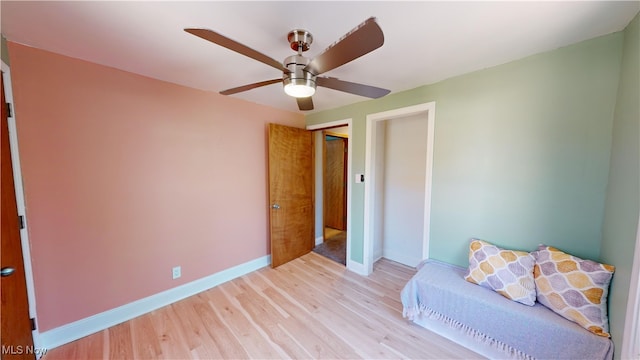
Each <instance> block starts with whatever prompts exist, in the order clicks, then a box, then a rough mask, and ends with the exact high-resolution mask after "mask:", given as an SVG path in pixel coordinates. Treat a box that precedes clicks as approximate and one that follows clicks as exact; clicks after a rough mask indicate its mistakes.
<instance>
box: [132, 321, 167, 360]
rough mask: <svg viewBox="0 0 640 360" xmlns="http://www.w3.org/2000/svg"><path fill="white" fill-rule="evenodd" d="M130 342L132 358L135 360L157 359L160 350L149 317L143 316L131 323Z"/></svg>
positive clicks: (160, 353)
mask: <svg viewBox="0 0 640 360" xmlns="http://www.w3.org/2000/svg"><path fill="white" fill-rule="evenodd" d="M130 322H131V342H132V344H133V356H134V358H136V359H158V358H160V357H161V356H162V348H161V347H160V341H159V340H158V335H156V332H155V329H154V327H153V322H152V321H151V315H150V314H145V315H142V316H138V317H137V318H134V319H132V320H131V321H130Z"/></svg>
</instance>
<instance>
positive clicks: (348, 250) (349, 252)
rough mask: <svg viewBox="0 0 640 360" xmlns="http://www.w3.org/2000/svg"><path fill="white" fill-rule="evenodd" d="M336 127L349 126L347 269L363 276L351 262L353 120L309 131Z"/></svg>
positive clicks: (340, 121) (324, 125)
mask: <svg viewBox="0 0 640 360" xmlns="http://www.w3.org/2000/svg"><path fill="white" fill-rule="evenodd" d="M334 126H347V127H348V131H347V134H348V137H349V141H347V179H349V181H348V182H347V269H348V270H351V271H353V272H355V273H358V274H361V272H360V271H359V270H360V268H359V266H361V264H360V263H357V262H355V261H352V260H351V228H352V225H351V224H352V222H351V216H352V214H353V212H352V211H351V203H352V201H351V196H352V194H353V185H354V183H353V119H351V118H349V119H343V120H336V121H330V122H327V123H322V124H317V125H308V126H307V130H310V131H314V130H320V129H325V128H328V127H334Z"/></svg>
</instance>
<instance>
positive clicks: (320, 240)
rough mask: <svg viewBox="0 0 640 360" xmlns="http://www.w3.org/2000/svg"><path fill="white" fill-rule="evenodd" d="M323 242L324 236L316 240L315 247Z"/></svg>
mask: <svg viewBox="0 0 640 360" xmlns="http://www.w3.org/2000/svg"><path fill="white" fill-rule="evenodd" d="M323 242H324V236H318V237H317V238H316V246H318V245H320V244H322V243H323Z"/></svg>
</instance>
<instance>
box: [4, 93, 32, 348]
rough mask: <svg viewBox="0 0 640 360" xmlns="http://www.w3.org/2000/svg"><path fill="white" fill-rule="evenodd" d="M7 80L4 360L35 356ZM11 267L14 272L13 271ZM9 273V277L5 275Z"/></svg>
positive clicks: (5, 123) (5, 115)
mask: <svg viewBox="0 0 640 360" xmlns="http://www.w3.org/2000/svg"><path fill="white" fill-rule="evenodd" d="M3 82H4V81H2V82H1V83H0V89H2V91H1V92H2V94H1V97H2V99H1V101H2V102H1V103H0V107H1V108H2V125H1V126H0V137H1V146H2V148H1V150H2V168H1V174H0V175H1V177H2V200H1V201H2V216H1V220H0V221H1V224H0V227H1V228H2V240H1V250H2V255H1V256H0V262H1V267H2V273H3V275H2V277H1V278H0V279H1V280H0V281H1V285H0V298H2V305H1V307H0V317H2V320H1V323H2V327H1V328H0V331H1V332H0V337H2V341H1V342H2V359H35V355H34V349H33V338H32V337H31V321H30V320H29V303H28V300H27V283H26V280H25V274H24V260H23V258H22V245H21V243H20V225H19V221H18V208H17V204H16V193H15V188H14V184H13V166H12V164H11V150H10V146H9V124H8V120H7V107H6V103H5V99H4V83H3ZM11 269H13V270H14V271H13V272H12V273H11ZM5 275H7V276H5Z"/></svg>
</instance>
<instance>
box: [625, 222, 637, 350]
mask: <svg viewBox="0 0 640 360" xmlns="http://www.w3.org/2000/svg"><path fill="white" fill-rule="evenodd" d="M639 283H640V216H638V230H637V231H636V248H635V252H634V256H633V267H632V270H631V282H630V284H629V299H628V301H627V312H626V315H625V319H626V320H625V325H624V334H623V337H622V358H623V359H640V321H639V320H638V318H639V317H640V285H639Z"/></svg>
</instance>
